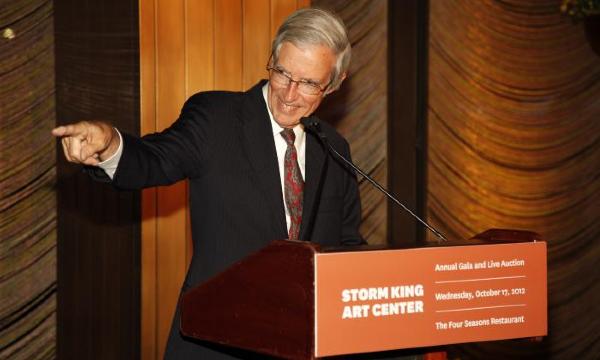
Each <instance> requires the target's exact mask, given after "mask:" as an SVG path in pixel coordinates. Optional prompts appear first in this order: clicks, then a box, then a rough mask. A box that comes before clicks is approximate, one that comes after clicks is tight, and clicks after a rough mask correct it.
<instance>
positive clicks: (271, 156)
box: [240, 82, 287, 239]
mask: <svg viewBox="0 0 600 360" xmlns="http://www.w3.org/2000/svg"><path fill="white" fill-rule="evenodd" d="M264 84H265V82H260V83H259V84H257V85H256V86H254V87H253V88H252V89H250V91H248V92H247V93H246V94H245V95H246V96H245V97H244V104H243V106H242V113H241V114H240V117H241V118H242V119H244V123H243V126H242V142H243V144H244V148H245V153H246V155H247V156H248V160H249V162H250V164H251V166H252V168H253V169H254V174H255V177H254V178H255V181H256V184H257V186H258V188H259V189H260V191H261V192H262V193H263V195H264V197H265V199H266V207H267V209H268V211H269V213H270V214H265V216H268V219H269V221H270V222H271V224H272V225H271V227H272V230H273V231H274V234H276V236H277V237H280V238H282V239H284V238H287V226H286V223H285V208H284V204H283V195H282V192H281V180H280V177H279V166H278V163H277V153H276V151H275V142H274V140H273V131H272V127H271V123H270V120H269V113H268V112H267V108H266V104H265V102H264V98H263V95H262V86H263V85H264Z"/></svg>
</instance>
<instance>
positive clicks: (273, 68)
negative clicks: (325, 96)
mask: <svg viewBox="0 0 600 360" xmlns="http://www.w3.org/2000/svg"><path fill="white" fill-rule="evenodd" d="M272 59H273V55H271V56H270V57H269V62H268V63H267V66H266V69H267V71H269V72H270V71H275V72H276V73H278V74H280V75H283V76H284V77H285V78H287V79H288V83H287V85H286V86H290V84H292V83H296V84H297V85H300V84H306V85H309V86H312V87H314V88H315V89H318V90H319V92H318V93H316V94H306V93H305V95H309V96H316V95H320V94H322V93H324V92H326V91H327V89H328V88H329V86H330V85H331V83H332V82H333V80H330V81H329V82H328V83H327V85H325V87H321V85H319V84H315V83H313V82H309V81H307V80H294V79H292V76H291V75H288V74H287V73H286V72H285V71H283V70H281V69H278V68H276V67H273V66H269V64H270V63H271V60H272ZM270 76H271V74H270V73H269V77H270Z"/></svg>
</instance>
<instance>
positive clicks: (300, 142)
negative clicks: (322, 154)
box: [98, 83, 306, 230]
mask: <svg viewBox="0 0 600 360" xmlns="http://www.w3.org/2000/svg"><path fill="white" fill-rule="evenodd" d="M262 93H263V97H264V99H265V104H269V100H268V93H269V83H266V84H265V85H264V86H263V88H262ZM267 112H268V113H269V119H270V120H271V128H272V129H273V139H274V140H275V150H276V151H277V162H278V165H279V178H280V180H281V194H282V196H283V203H284V204H285V195H283V194H284V193H285V190H284V186H285V185H284V179H285V176H284V168H283V166H284V164H283V163H284V160H285V151H286V150H287V143H286V142H285V139H284V138H283V136H281V132H282V131H283V128H282V127H281V126H279V124H278V123H277V122H276V121H275V119H274V118H273V114H272V113H271V108H270V107H269V106H268V105H267ZM293 130H294V134H296V140H295V141H294V145H295V146H296V152H297V153H298V165H299V166H300V172H301V173H302V178H306V175H305V168H306V166H305V164H306V133H305V132H304V126H302V124H298V125H296V127H294V129H293ZM117 133H118V134H119V148H118V149H117V151H116V152H115V153H114V154H113V156H111V157H110V158H108V159H106V160H104V161H102V162H101V163H99V164H98V166H99V167H100V168H102V169H103V170H104V171H105V172H106V174H107V175H108V176H109V177H110V178H111V179H112V178H113V177H114V175H115V172H116V171H117V167H118V166H119V161H120V160H121V155H122V154H123V137H122V136H121V133H120V132H119V131H118V130H117ZM285 221H286V224H287V228H288V230H289V229H290V224H291V220H290V214H289V211H288V209H287V206H285Z"/></svg>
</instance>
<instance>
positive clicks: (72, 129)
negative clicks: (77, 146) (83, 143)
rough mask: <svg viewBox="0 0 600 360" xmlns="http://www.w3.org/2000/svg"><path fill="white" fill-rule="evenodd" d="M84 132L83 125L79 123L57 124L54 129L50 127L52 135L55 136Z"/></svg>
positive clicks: (74, 134) (77, 134) (81, 133)
mask: <svg viewBox="0 0 600 360" xmlns="http://www.w3.org/2000/svg"><path fill="white" fill-rule="evenodd" d="M84 133H85V126H83V125H82V124H80V123H78V124H69V125H63V126H58V127H56V128H54V129H52V135H54V136H56V137H63V136H79V135H83V134H84Z"/></svg>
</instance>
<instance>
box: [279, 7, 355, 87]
mask: <svg viewBox="0 0 600 360" xmlns="http://www.w3.org/2000/svg"><path fill="white" fill-rule="evenodd" d="M284 42H290V43H292V44H294V45H295V46H302V45H325V46H327V47H329V48H330V49H331V50H332V51H333V53H334V54H335V56H336V64H335V67H334V68H333V70H332V75H331V79H330V81H331V84H330V85H329V86H330V89H333V90H336V89H337V88H339V86H340V85H341V83H342V80H343V74H344V73H346V71H347V70H348V66H349V65H350V55H351V51H350V41H348V35H347V33H346V27H345V26H344V23H343V22H342V20H341V19H340V18H339V17H337V16H336V15H334V14H332V13H330V12H327V11H325V10H322V9H312V8H308V9H301V10H298V11H296V12H294V13H293V14H292V15H290V16H289V17H288V18H287V19H286V20H285V21H284V22H283V24H281V26H280V27H279V29H278V30H277V35H276V36H275V39H274V40H273V45H272V47H271V56H273V61H274V62H277V59H278V56H279V50H280V49H281V45H283V43H284Z"/></svg>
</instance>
